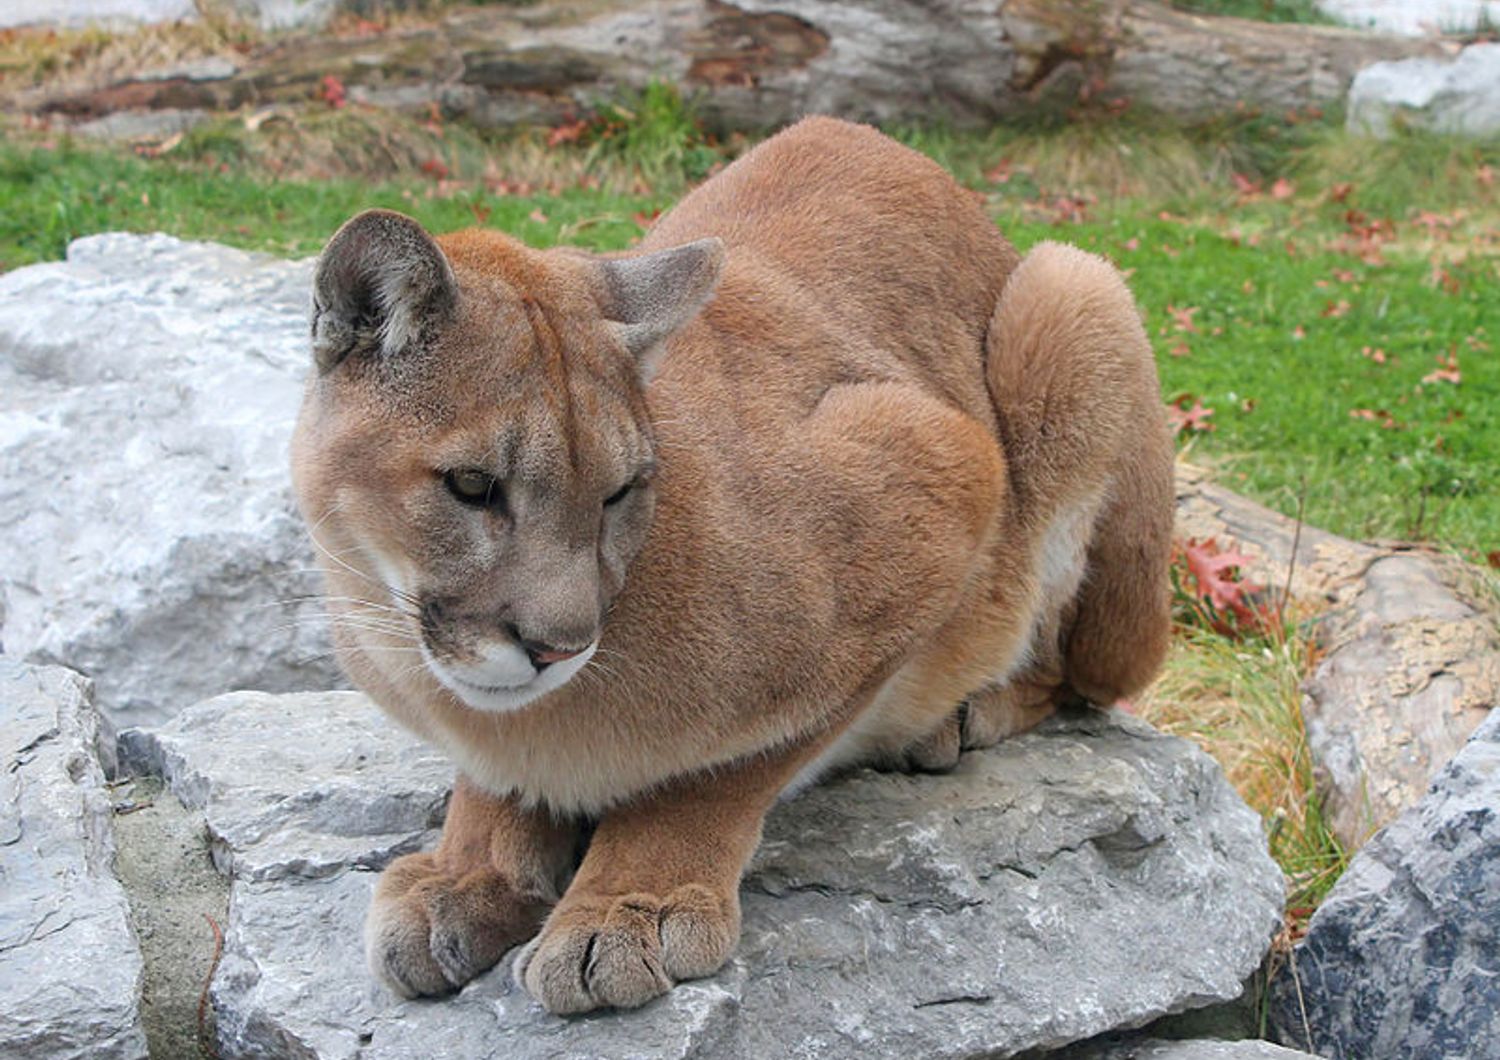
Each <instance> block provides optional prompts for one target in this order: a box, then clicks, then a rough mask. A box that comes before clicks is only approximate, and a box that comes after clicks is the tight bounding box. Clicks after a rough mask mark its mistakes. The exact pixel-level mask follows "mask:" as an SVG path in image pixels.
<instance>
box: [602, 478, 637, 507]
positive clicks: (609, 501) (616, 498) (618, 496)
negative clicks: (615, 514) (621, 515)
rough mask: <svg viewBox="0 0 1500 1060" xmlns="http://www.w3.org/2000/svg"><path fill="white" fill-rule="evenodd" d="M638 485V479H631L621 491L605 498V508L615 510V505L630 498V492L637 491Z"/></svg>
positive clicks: (616, 491)
mask: <svg viewBox="0 0 1500 1060" xmlns="http://www.w3.org/2000/svg"><path fill="white" fill-rule="evenodd" d="M638 484H639V480H638V479H631V480H630V481H629V482H627V483H625V485H623V486H621V487H620V488H619V489H617V490H615V491H614V492H613V493H611V494H610V495H609V496H608V497H605V498H604V506H605V507H606V508H613V507H614V506H615V505H617V504H619V503H620V502H621V501H623V500H624V499H625V498H626V497H628V496H630V491H631V490H633V489H635V487H636V486H637V485H638Z"/></svg>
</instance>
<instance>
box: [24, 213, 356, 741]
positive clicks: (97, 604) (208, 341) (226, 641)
mask: <svg viewBox="0 0 1500 1060" xmlns="http://www.w3.org/2000/svg"><path fill="white" fill-rule="evenodd" d="M310 277H311V262H308V261H303V262H286V261H278V260H275V259H272V258H269V257H266V256H263V255H256V254H247V253H245V252H243V251H239V250H233V249H231V248H229V247H222V246H215V245H212V244H204V243H185V242H182V241H180V240H176V239H170V238H168V237H166V236H161V235H155V236H136V235H103V236H93V237H90V238H87V239H80V240H78V241H76V242H75V243H73V245H72V246H71V247H70V248H69V250H68V260H67V261H65V262H56V263H52V264H46V265H35V266H32V267H30V268H24V269H17V270H15V271H13V272H10V273H6V274H5V275H3V276H0V555H4V556H5V557H6V562H5V564H4V568H3V570H0V623H3V625H0V641H3V644H4V650H5V651H6V652H8V653H9V654H11V655H14V656H20V657H25V658H27V659H28V660H30V661H32V662H38V663H61V664H65V665H67V666H69V667H71V668H73V669H75V670H80V671H82V672H83V673H85V674H87V675H89V676H92V677H94V678H95V682H96V690H97V696H98V699H97V702H98V705H99V707H100V709H101V710H102V712H103V713H104V715H105V716H106V717H107V718H108V719H109V720H111V721H112V722H114V723H116V724H119V725H125V724H140V723H149V722H154V721H159V720H162V719H165V718H167V717H170V716H171V715H172V714H174V713H175V712H176V711H178V710H180V709H181V708H182V707H184V706H187V705H188V704H190V703H194V702H197V701H198V700H201V699H203V698H205V697H206V696H210V695H214V694H216V693H219V692H222V691H224V690H225V689H233V688H262V689H267V690H270V691H292V690H299V689H307V688H330V687H340V686H342V685H343V684H344V682H343V678H342V676H341V675H340V674H339V672H338V668H337V667H336V665H335V664H334V662H333V659H332V657H331V656H330V655H329V644H328V638H327V632H326V629H325V628H324V624H323V623H322V621H321V620H320V618H319V615H320V614H321V612H322V610H323V605H322V603H321V602H320V601H318V600H317V599H314V598H313V596H312V595H311V594H314V593H316V592H317V590H318V582H317V580H316V579H315V578H314V577H312V576H311V575H310V574H298V573H297V572H298V571H303V572H306V571H308V570H309V569H310V568H311V567H312V566H313V552H312V546H311V545H310V544H309V542H308V539H307V534H306V531H305V530H304V528H303V525H302V520H301V519H300V517H299V516H298V515H297V513H296V510H295V506H294V504H293V501H292V497H291V489H290V485H289V481H288V477H289V476H288V473H287V443H288V440H289V438H290V436H291V430H292V424H293V422H294V420H295V418H296V414H297V408H298V405H299V403H300V401H301V396H302V386H303V378H304V376H305V374H306V370H307V365H308V364H309V363H310V356H309V353H308V345H307V341H308V340H307V299H308V290H309V283H310Z"/></svg>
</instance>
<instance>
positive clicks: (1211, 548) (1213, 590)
mask: <svg viewBox="0 0 1500 1060" xmlns="http://www.w3.org/2000/svg"><path fill="white" fill-rule="evenodd" d="M1182 554H1183V557H1184V558H1185V559H1186V561H1187V569H1188V573H1189V574H1191V575H1192V576H1193V577H1194V579H1196V580H1197V582H1198V589H1199V592H1200V593H1201V594H1202V595H1203V596H1205V597H1206V598H1207V599H1208V600H1209V602H1210V603H1212V604H1213V605H1214V606H1215V607H1218V608H1222V609H1225V610H1230V609H1233V608H1234V607H1235V606H1237V605H1240V604H1242V603H1243V599H1242V597H1243V595H1244V593H1245V592H1246V590H1249V591H1251V592H1254V591H1255V590H1257V589H1259V588H1260V586H1258V585H1254V584H1252V583H1251V582H1247V581H1240V580H1236V579H1235V578H1234V577H1232V576H1231V574H1230V572H1231V571H1233V572H1235V573H1236V574H1239V575H1240V577H1243V576H1244V571H1245V570H1247V569H1248V568H1249V566H1250V564H1251V563H1253V562H1254V561H1253V560H1252V559H1251V558H1250V557H1249V556H1247V555H1245V554H1244V553H1241V552H1233V551H1225V552H1220V551H1219V545H1218V542H1217V541H1216V540H1215V539H1214V538H1209V539H1208V540H1207V541H1204V542H1202V543H1201V544H1200V543H1198V542H1195V541H1192V540H1189V541H1188V543H1187V544H1186V545H1185V546H1184V547H1183V550H1182Z"/></svg>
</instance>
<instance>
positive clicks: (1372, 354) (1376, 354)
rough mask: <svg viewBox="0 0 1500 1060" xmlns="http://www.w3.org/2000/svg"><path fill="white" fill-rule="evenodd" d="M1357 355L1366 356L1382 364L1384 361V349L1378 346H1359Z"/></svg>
mask: <svg viewBox="0 0 1500 1060" xmlns="http://www.w3.org/2000/svg"><path fill="white" fill-rule="evenodd" d="M1359 355H1360V356H1361V357H1368V358H1369V359H1370V360H1372V361H1374V362H1375V363H1376V364H1384V363H1385V351H1384V350H1382V349H1381V348H1380V347H1379V346H1364V347H1361V348H1360V351H1359Z"/></svg>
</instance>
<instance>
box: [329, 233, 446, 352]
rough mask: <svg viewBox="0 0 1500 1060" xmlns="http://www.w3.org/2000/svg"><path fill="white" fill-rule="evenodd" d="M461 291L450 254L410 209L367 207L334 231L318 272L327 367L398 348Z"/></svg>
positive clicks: (403, 345) (405, 343)
mask: <svg viewBox="0 0 1500 1060" xmlns="http://www.w3.org/2000/svg"><path fill="white" fill-rule="evenodd" d="M456 296H457V285H456V283H455V281H454V279H453V270H452V269H451V268H450V267H449V265H448V259H447V258H445V257H444V256H443V252H442V251H441V250H440V249H438V245H437V244H436V243H434V242H433V241H432V237H431V236H429V235H428V234H427V232H426V231H425V230H424V229H423V228H422V226H421V225H419V224H418V223H417V222H416V221H413V220H412V219H411V218H410V217H407V216H405V215H404V214H399V213H396V212H394V211H392V210H366V211H365V212H364V213H361V214H359V215H358V216H356V217H354V218H352V219H350V220H349V221H346V222H345V223H344V225H343V227H342V228H340V229H339V230H338V231H337V232H335V233H334V236H333V238H332V239H330V240H329V241H328V246H326V247H324V248H323V253H322V255H321V256H320V257H319V258H318V266H317V270H316V272H315V273H314V276H313V311H312V346H313V360H314V361H315V362H316V363H317V366H318V371H319V372H323V373H326V372H330V371H332V370H333V369H334V368H335V367H337V366H338V365H339V364H340V363H341V362H342V361H343V360H345V359H346V358H347V357H349V356H350V355H360V356H365V355H371V354H380V355H382V356H386V357H392V356H396V355H398V354H400V353H402V352H403V351H404V350H406V349H407V347H408V346H410V344H411V342H412V341H413V340H414V339H415V338H417V337H418V336H419V335H420V334H421V332H422V330H423V328H424V326H425V325H426V324H427V323H429V322H430V321H431V320H433V319H434V318H435V317H438V316H440V315H442V314H444V313H446V312H447V310H448V309H450V308H451V307H452V305H453V302H454V300H455V298H456Z"/></svg>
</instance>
